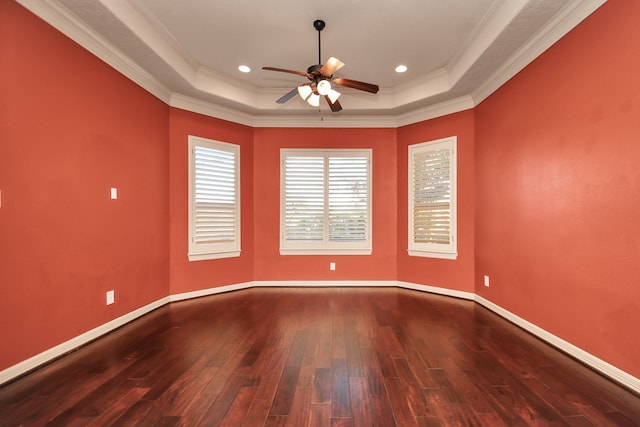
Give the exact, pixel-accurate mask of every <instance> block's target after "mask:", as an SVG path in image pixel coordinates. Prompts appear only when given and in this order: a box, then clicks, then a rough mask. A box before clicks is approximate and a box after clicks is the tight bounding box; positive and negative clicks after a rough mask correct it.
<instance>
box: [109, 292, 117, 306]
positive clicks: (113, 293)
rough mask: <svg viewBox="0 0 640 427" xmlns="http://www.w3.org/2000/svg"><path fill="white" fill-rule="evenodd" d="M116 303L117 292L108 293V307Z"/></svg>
mask: <svg viewBox="0 0 640 427" xmlns="http://www.w3.org/2000/svg"><path fill="white" fill-rule="evenodd" d="M114 302H116V296H115V291H107V305H111V304H113V303H114Z"/></svg>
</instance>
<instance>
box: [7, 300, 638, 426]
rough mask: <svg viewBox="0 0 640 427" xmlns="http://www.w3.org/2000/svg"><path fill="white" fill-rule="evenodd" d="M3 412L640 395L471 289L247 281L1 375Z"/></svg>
mask: <svg viewBox="0 0 640 427" xmlns="http://www.w3.org/2000/svg"><path fill="white" fill-rule="evenodd" d="M0 425H1V426H14V425H24V426H40V425H56V426H104V425H117V426H131V425H141V426H174V425H183V426H198V425H202V426H262V425H265V426H296V427H297V426H396V425H397V426H467V425H469V426H502V425H504V426H528V425H532V426H544V425H569V426H633V425H640V397H638V396H636V395H634V394H632V393H630V392H628V391H626V390H624V389H623V388H620V387H618V386H616V385H615V384H613V383H611V382H609V381H607V380H606V379H604V378H602V377H601V376H599V375H597V374H596V373H594V372H592V371H591V370H589V369H587V368H585V367H584V366H582V365H580V364H579V363H577V362H575V361H574V360H572V359H570V358H568V357H566V356H564V355H563V354H561V353H559V352H557V351H556V350H554V349H552V348H550V347H549V346H547V345H545V344H543V343H541V342H540V341H538V340H537V339H535V338H534V337H532V336H530V335H529V334H527V333H525V332H523V331H522V330H520V329H518V328H517V327H515V326H513V325H511V324H510V323H508V322H507V321H505V320H503V319H501V318H500V317H498V316H496V315H494V314H492V313H491V312H489V311H487V310H486V309H484V308H482V307H480V306H478V305H475V304H474V303H473V302H469V301H462V300H457V299H453V298H448V297H443V296H437V295H431V294H427V293H420V292H416V291H410V290H404V289H395V288H366V289H363V288H353V289H352V288H347V289H339V288H327V289H311V288H294V289H288V288H270V289H248V290H243V291H238V292H232V293H227V294H220V295H215V296H211V297H206V298H200V299H195V300H191V301H184V302H179V303H174V304H171V305H168V306H165V307H162V308H160V309H158V310H156V311H154V312H153V313H150V314H148V315H147V316H144V317H142V318H140V319H138V320H136V321H135V322H132V323H131V324H129V325H126V326H125V327H123V328H121V329H118V330H117V331H114V332H113V333H111V334H109V335H107V336H105V337H104V338H102V339H100V340H97V341H95V342H93V343H91V344H89V345H87V346H85V347H83V348H81V349H80V350H78V351H76V352H74V353H72V354H69V355H68V356H66V357H64V358H61V359H59V360H57V361H55V362H54V363H51V364H49V365H47V366H45V367H44V368H42V369H40V370H37V371H35V372H34V373H32V374H30V375H28V376H25V377H23V378H21V379H19V380H16V381H14V382H12V383H10V384H8V385H5V386H4V387H2V388H0Z"/></svg>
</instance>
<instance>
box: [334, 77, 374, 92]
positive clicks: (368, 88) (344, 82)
mask: <svg viewBox="0 0 640 427" xmlns="http://www.w3.org/2000/svg"><path fill="white" fill-rule="evenodd" d="M332 81H333V82H334V83H335V84H337V85H340V86H344V87H350V88H352V89H358V90H364V91H365V92H370V93H378V90H380V88H379V87H378V85H374V84H371V83H365V82H359V81H357V80H350V79H345V78H344V77H334V78H333V79H332Z"/></svg>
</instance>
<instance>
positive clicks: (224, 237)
mask: <svg viewBox="0 0 640 427" xmlns="http://www.w3.org/2000/svg"><path fill="white" fill-rule="evenodd" d="M189 146H190V156H191V158H190V164H189V166H190V168H189V169H190V173H189V175H190V191H189V193H190V208H189V225H190V227H189V259H190V260H200V259H213V258H222V257H230V256H238V255H239V252H240V220H239V218H240V198H239V190H240V186H239V181H240V179H239V176H240V175H239V170H238V169H239V164H240V163H239V147H238V146H237V145H234V144H227V143H223V142H217V141H211V140H206V139H204V138H198V137H193V136H190V137H189Z"/></svg>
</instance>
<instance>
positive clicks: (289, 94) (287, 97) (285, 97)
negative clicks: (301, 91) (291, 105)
mask: <svg viewBox="0 0 640 427" xmlns="http://www.w3.org/2000/svg"><path fill="white" fill-rule="evenodd" d="M297 93H298V88H297V87H294V88H293V89H291V91H289V92H287V93H286V94H285V95H283V96H281V97H280V98H278V100H276V103H277V104H284V103H285V102H287V101H288V100H290V99H291V98H293V97H294V96H296V95H297Z"/></svg>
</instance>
